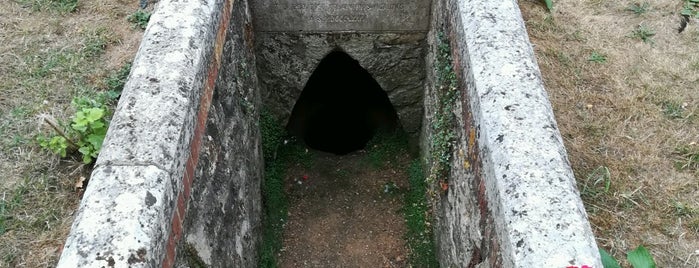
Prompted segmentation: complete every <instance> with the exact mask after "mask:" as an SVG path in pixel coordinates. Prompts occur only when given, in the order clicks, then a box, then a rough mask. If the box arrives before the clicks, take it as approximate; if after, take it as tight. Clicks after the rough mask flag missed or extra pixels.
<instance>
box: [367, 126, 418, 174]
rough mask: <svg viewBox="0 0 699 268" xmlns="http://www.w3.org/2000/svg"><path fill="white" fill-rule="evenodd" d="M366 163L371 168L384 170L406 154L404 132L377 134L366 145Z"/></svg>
mask: <svg viewBox="0 0 699 268" xmlns="http://www.w3.org/2000/svg"><path fill="white" fill-rule="evenodd" d="M366 148H367V162H368V164H369V166H371V167H373V168H384V167H386V166H390V165H391V164H392V163H395V161H397V160H398V157H399V156H400V155H401V154H407V153H408V152H407V148H408V139H407V136H406V134H405V133H404V132H402V131H396V132H379V133H377V134H376V135H374V137H373V138H372V139H371V140H370V141H369V142H368V143H367V145H366Z"/></svg>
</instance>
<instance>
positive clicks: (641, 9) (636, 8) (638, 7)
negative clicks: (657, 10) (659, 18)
mask: <svg viewBox="0 0 699 268" xmlns="http://www.w3.org/2000/svg"><path fill="white" fill-rule="evenodd" d="M649 7H650V4H649V3H648V2H643V3H642V4H641V3H633V4H631V5H629V7H628V8H626V10H628V11H632V12H633V13H634V14H636V15H642V14H644V13H646V12H648V8H649Z"/></svg>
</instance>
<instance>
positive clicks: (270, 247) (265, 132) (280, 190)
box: [258, 109, 313, 268]
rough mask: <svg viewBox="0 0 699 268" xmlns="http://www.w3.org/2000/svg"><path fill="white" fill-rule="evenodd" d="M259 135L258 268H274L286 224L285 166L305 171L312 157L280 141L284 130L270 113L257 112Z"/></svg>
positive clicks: (283, 135)
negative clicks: (298, 165) (298, 166)
mask: <svg viewBox="0 0 699 268" xmlns="http://www.w3.org/2000/svg"><path fill="white" fill-rule="evenodd" d="M260 132H261V136H262V148H263V155H264V159H265V172H264V180H263V182H262V203H263V211H264V215H263V218H262V241H261V244H260V253H259V254H260V258H259V263H258V267H263V268H271V267H277V266H278V262H277V261H278V260H277V255H278V253H279V251H280V250H281V245H282V240H281V239H282V234H283V231H284V224H285V223H286V221H287V211H288V202H287V198H286V194H285V193H284V176H285V174H286V170H287V169H288V167H289V164H291V163H292V162H294V163H301V164H302V165H303V166H304V167H306V168H309V167H311V166H312V165H313V162H312V161H313V160H312V159H313V155H312V154H311V153H309V152H308V151H306V149H305V147H304V146H302V145H301V144H298V143H296V142H293V141H288V140H284V137H286V132H285V130H284V129H283V128H282V127H281V124H280V123H279V122H277V121H276V120H275V119H274V117H272V115H271V114H269V113H268V112H266V110H264V109H263V110H262V112H261V113H260Z"/></svg>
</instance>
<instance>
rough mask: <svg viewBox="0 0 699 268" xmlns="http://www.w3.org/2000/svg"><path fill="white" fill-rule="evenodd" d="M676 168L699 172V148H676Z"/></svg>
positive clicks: (685, 146)
mask: <svg viewBox="0 0 699 268" xmlns="http://www.w3.org/2000/svg"><path fill="white" fill-rule="evenodd" d="M675 156H676V159H677V160H676V161H675V168H677V169H678V170H681V171H683V170H688V171H698V170H699V147H697V146H696V145H694V146H691V145H684V146H680V147H677V148H675Z"/></svg>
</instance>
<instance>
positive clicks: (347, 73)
mask: <svg viewBox="0 0 699 268" xmlns="http://www.w3.org/2000/svg"><path fill="white" fill-rule="evenodd" d="M398 126H399V124H398V115H397V114H396V111H395V109H394V108H393V106H392V105H391V102H390V100H389V99H388V95H387V94H386V92H384V90H383V89H382V88H381V86H380V85H379V84H378V83H377V82H376V81H375V80H374V78H373V77H372V76H371V74H369V72H368V71H367V70H365V69H364V68H362V66H360V65H359V63H358V62H357V60H355V59H353V58H352V57H350V56H349V55H348V54H347V53H345V52H342V51H339V50H335V51H333V52H330V53H328V55H326V56H325V58H323V59H322V60H321V61H320V63H319V64H318V66H317V67H316V69H315V70H314V71H313V73H312V74H311V76H310V78H309V79H308V82H306V85H305V87H304V89H303V91H302V92H301V95H300V97H299V99H298V100H297V101H296V104H295V105H294V109H293V110H292V112H291V116H290V118H289V123H288V124H287V130H288V131H289V133H291V134H292V135H294V136H296V137H298V138H299V139H301V140H303V141H304V142H305V143H306V145H307V146H308V147H310V148H313V149H316V150H320V151H325V152H331V153H335V154H340V155H342V154H347V153H350V152H353V151H356V150H360V149H363V148H364V147H365V146H366V144H367V142H368V141H369V140H371V138H372V137H373V136H374V135H375V134H376V133H378V132H380V131H393V130H395V129H397V128H398Z"/></svg>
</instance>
